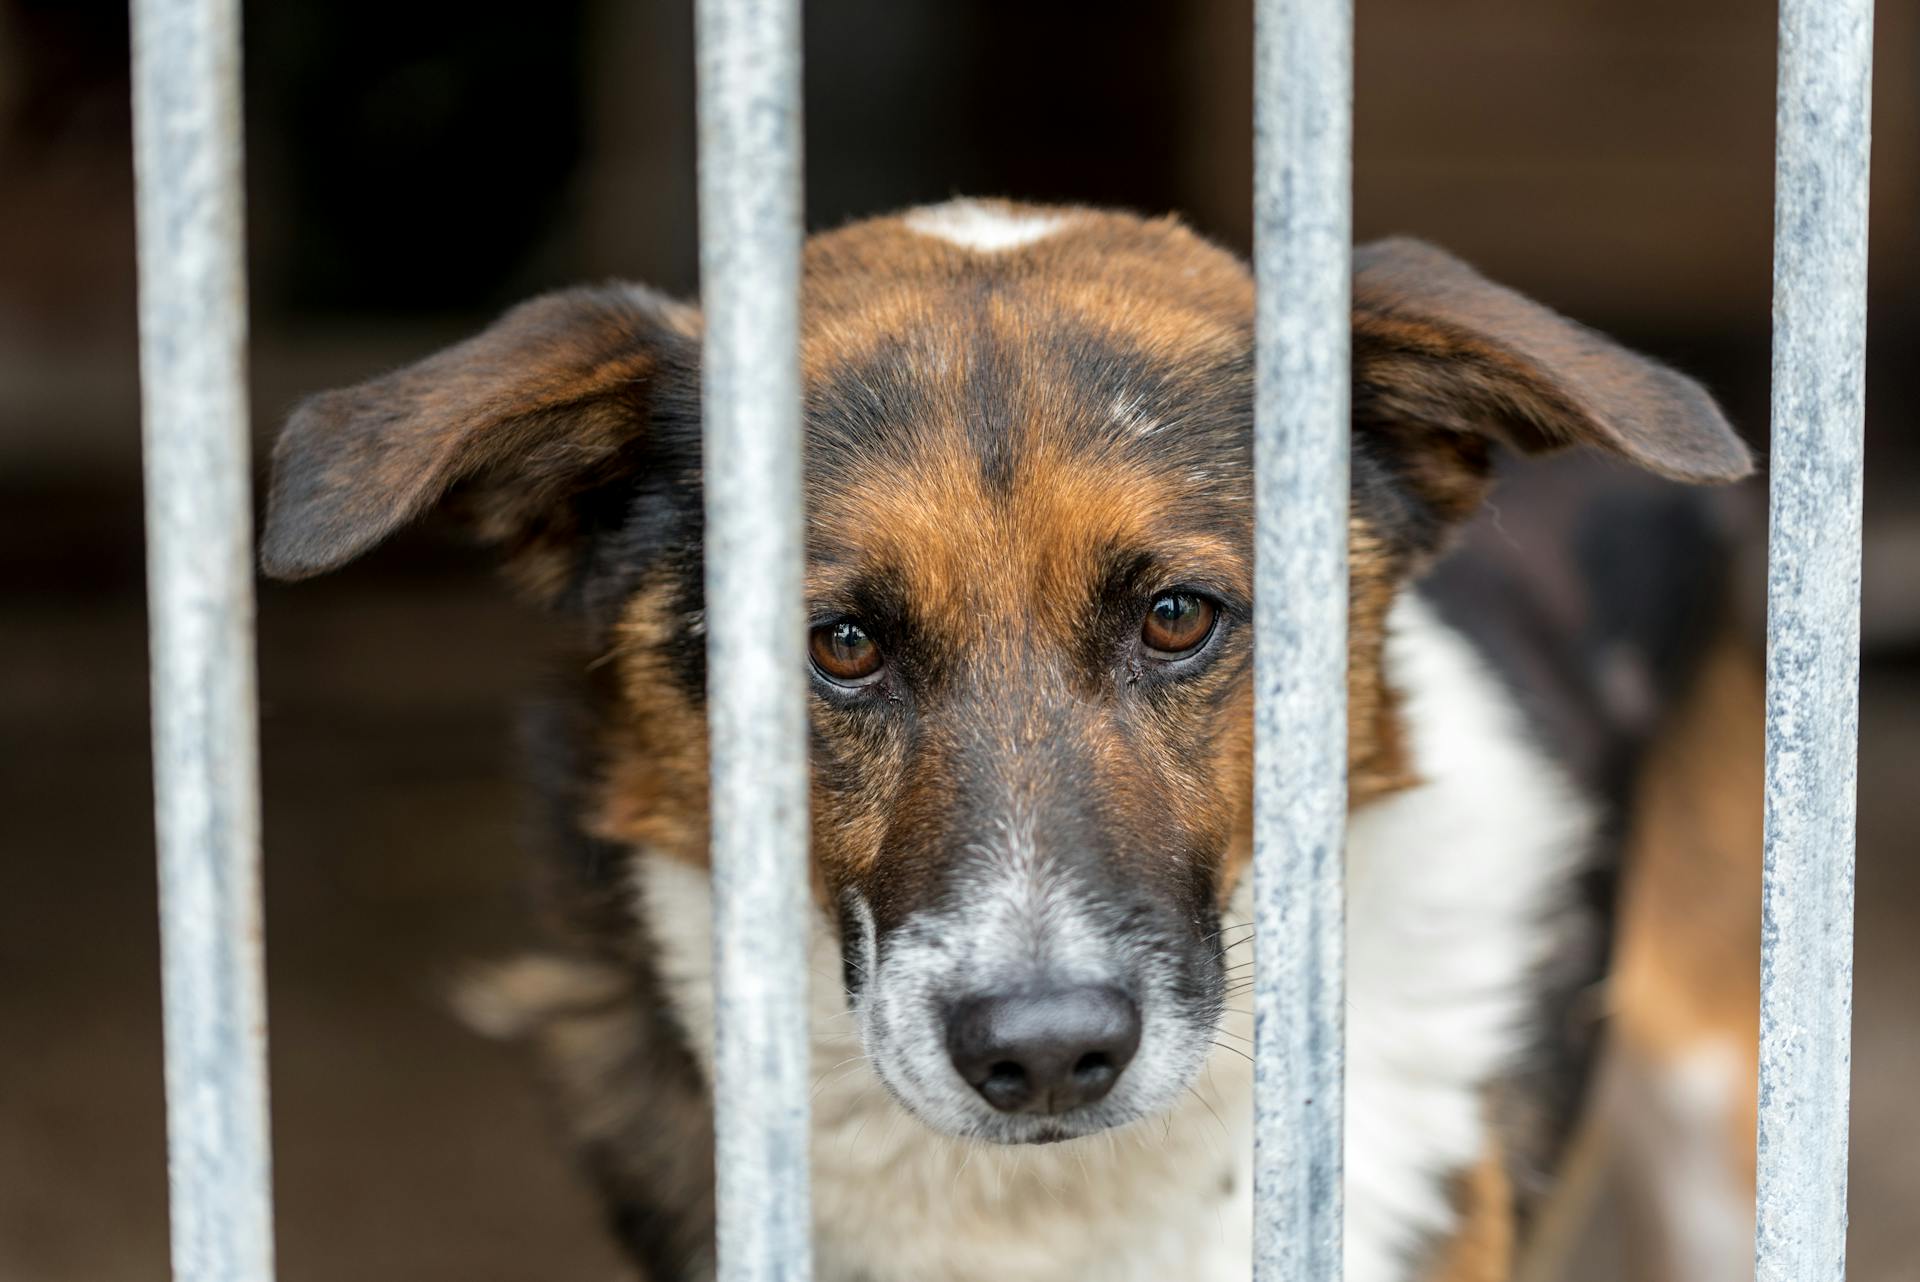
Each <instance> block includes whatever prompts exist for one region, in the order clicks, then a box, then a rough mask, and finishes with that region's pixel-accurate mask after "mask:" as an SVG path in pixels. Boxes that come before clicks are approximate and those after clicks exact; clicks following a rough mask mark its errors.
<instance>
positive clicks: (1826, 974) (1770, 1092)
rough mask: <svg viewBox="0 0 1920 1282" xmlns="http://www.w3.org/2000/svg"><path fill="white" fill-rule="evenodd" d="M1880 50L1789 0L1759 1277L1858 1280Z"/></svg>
mask: <svg viewBox="0 0 1920 1282" xmlns="http://www.w3.org/2000/svg"><path fill="white" fill-rule="evenodd" d="M1872 56H1873V4H1872V0H1782V3H1781V5H1780V79H1779V103H1778V116H1777V131H1778V133H1777V140H1776V152H1775V178H1774V182H1775V187H1774V251H1773V282H1774V296H1773V438H1772V450H1771V454H1770V458H1769V471H1770V472H1771V475H1772V482H1771V485H1772V493H1771V506H1772V515H1771V525H1770V530H1769V535H1768V572H1767V755H1766V837H1765V840H1766V872H1765V880H1764V889H1763V892H1762V907H1761V960H1760V1109H1759V1123H1760V1124H1759V1136H1758V1152H1759V1165H1758V1176H1759V1187H1758V1198H1757V1205H1756V1209H1757V1215H1756V1223H1755V1250H1756V1255H1757V1270H1756V1276H1757V1277H1758V1278H1759V1279H1760V1282H1842V1280H1843V1279H1844V1278H1845V1276H1846V1246H1847V1119H1848V1099H1849V1081H1848V1075H1849V1071H1850V1068H1851V1065H1852V1050H1851V1041H1850V1039H1851V1035H1852V1020H1853V863H1854V785H1855V778H1856V773H1857V766H1858V751H1859V711H1860V496H1861V465H1862V436H1863V428H1864V422H1865V414H1866V399H1865V384H1866V330H1867V324H1866V313H1867V164H1868V154H1869V151H1870V140H1871V138H1870V121H1869V116H1870V110H1869V104H1870V89H1871V79H1872Z"/></svg>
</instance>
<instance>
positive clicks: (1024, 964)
mask: <svg viewBox="0 0 1920 1282" xmlns="http://www.w3.org/2000/svg"><path fill="white" fill-rule="evenodd" d="M1354 269H1355V270H1354V313H1353V416H1354V423H1353V454H1352V460H1353V462H1352V505H1351V520H1350V539H1351V556H1350V565H1351V573H1352V585H1351V599H1350V605H1351V620H1352V624H1351V627H1352V636H1351V644H1350V664H1351V669H1350V683H1349V689H1350V704H1351V707H1350V712H1351V716H1350V721H1351V726H1352V729H1351V736H1350V739H1351V742H1350V747H1349V778H1350V788H1351V793H1352V797H1353V799H1354V802H1355V803H1356V804H1360V803H1363V802H1364V801H1365V800H1366V799H1368V798H1370V797H1373V796H1378V795H1380V794H1382V793H1384V792H1388V791H1391V790H1393V789H1394V788H1396V787H1399V786H1402V785H1403V784H1404V783H1406V782H1408V781H1409V779H1410V764H1409V763H1408V762H1406V761H1405V760H1403V757H1402V749H1401V744H1400V741H1399V735H1398V733H1397V729H1396V722H1395V714H1394V700H1393V695H1392V692H1391V690H1390V689H1389V687H1388V685H1387V682H1386V680H1385V678H1384V676H1383V674H1382V672H1381V640H1382V632H1383V629H1384V626H1385V618H1386V614H1387V608H1388V606H1389V604H1390V603H1391V601H1392V599H1393V597H1394V595H1395V593H1396V592H1397V591H1398V590H1399V588H1400V587H1401V586H1402V585H1403V584H1404V583H1405V582H1406V581H1407V580H1408V578H1409V576H1411V575H1412V574H1413V573H1414V572H1415V571H1417V569H1418V568H1419V567H1420V566H1421V565H1422V564H1424V563H1425V562H1426V561H1428V560H1429V559H1430V558H1431V557H1432V556H1433V555H1435V553H1436V552H1437V551H1439V550H1440V549H1441V547H1442V546H1443V544H1444V541H1445V538H1446V534H1447V531H1448V529H1449V528H1450V527H1451V526H1452V525H1454V524H1455V523H1456V522H1458V521H1459V520H1460V519H1461V518H1462V517H1464V516H1465V515H1467V514H1468V513H1469V512H1470V511H1471V510H1472V509H1473V507H1474V506H1475V505H1476V504H1477V503H1478V501H1479V499H1480V497H1481V495H1482V493H1483V491H1484V490H1485V488H1486V486H1487V484H1488V478H1489V451H1490V447H1491V446H1492V444H1493V443H1495V442H1498V443H1501V444H1504V445H1506V446H1509V447H1511V448H1515V449H1518V450H1522V451H1528V452H1533V451H1540V450H1547V449H1553V448H1558V447H1560V446H1563V445H1571V444H1588V445H1593V446H1596V447H1599V448H1600V449H1603V450H1606V451H1608V452H1611V453H1613V454H1615V455H1619V456H1622V457H1624V458H1626V459H1629V460H1631V461H1633V462H1636V463H1638V464H1641V465H1643V466H1645V467H1648V468H1650V469H1652V470H1654V471H1656V472H1659V473H1662V474H1664V475H1667V476H1670V477H1674V478H1677V479H1681V480H1688V481H1718V480H1728V479H1732V478H1735V477H1738V476H1740V475H1743V474H1744V473H1745V472H1746V471H1747V469H1748V466H1749V464H1748V459H1747V454H1746V451H1745V450H1744V448H1743V447H1742V446H1741V445H1740V443H1739V442H1738V440H1737V439H1736V438H1735V437H1734V435H1733V434H1732V432H1731V431H1730V429H1729V428H1728V427H1727V425H1726V424H1725V422H1724V421H1723V419H1722V418H1721V416H1720V414H1719V413H1718V411H1717V410H1716V409H1715V408H1714V406H1713V404H1712V402H1711V401H1710V400H1709V399H1708V397H1707V396H1706V395H1705V394H1704V393H1703V392H1702V391H1701V390H1700V389H1699V388H1698V387H1696V386H1695V385H1694V384H1692V383H1691V382H1689V381H1687V380H1686V379H1684V378H1681V377H1679V376H1678V375H1675V374H1673V373H1671V372H1669V371H1667V370H1665V369H1663V368H1661V367H1659V366H1657V365H1654V364H1652V363H1650V362H1647V361H1645V360H1643V359H1641V358H1639V357H1636V356H1634V355H1631V354H1630V353H1628V352H1626V351H1623V350H1621V349H1620V348H1618V347H1616V346H1614V345H1613V344H1611V343H1609V342H1608V341H1606V340H1605V339H1602V338H1600V337H1599V336H1597V335H1595V334H1593V333H1591V332H1589V331H1587V330H1584V329H1582V328H1580V327H1578V326H1576V325H1574V324H1572V323H1570V322H1568V321H1566V320H1564V319H1562V318H1560V317H1558V316H1556V315H1554V314H1552V313H1551V312H1548V311H1546V310H1545V309H1543V308H1540V307H1538V306H1536V305H1534V304H1532V303H1529V302H1527V301H1526V300H1524V299H1522V298H1520V297H1518V296H1517V295H1515V294H1512V293H1510V292H1508V291H1506V290H1504V289H1501V288H1499V287H1497V286H1495V285H1492V284H1490V283H1488V282H1487V281H1485V280H1484V279H1482V278H1481V277H1479V276H1478V275H1476V274H1475V273H1473V272H1472V271H1471V270H1470V269H1468V268H1467V267H1465V266H1463V265H1462V264H1460V263H1459V262H1457V261H1455V260H1453V259H1451V258H1449V257H1447V256H1445V255H1444V254H1441V253H1439V252H1438V251H1436V250H1433V249H1431V248H1428V247H1426V246H1423V245H1420V244H1416V243H1412V242H1388V243H1383V244H1380V245H1376V246H1373V247H1371V248H1368V249H1364V250H1362V251H1360V253H1359V254H1358V255H1357V257H1356V260H1355V264H1354ZM1252 303H1253V294H1252V287H1251V284H1250V281H1249V278H1248V275H1247V272H1246V270H1245V268H1244V267H1243V266H1242V264H1241V263H1239V262H1238V261H1237V260H1235V259H1234V258H1232V257H1231V256H1229V255H1228V254H1226V253H1224V252H1222V251H1220V250H1218V249H1216V248H1213V247H1212V246H1210V245H1208V244H1206V243H1205V242H1203V241H1202V240H1200V239H1199V238H1198V237H1196V236H1194V235H1193V234H1192V233H1190V232H1188V231H1187V230H1185V229H1184V228H1182V227H1181V226H1180V225H1179V224H1177V223H1176V222H1174V221H1172V220H1160V221H1152V222H1149V221H1142V220H1139V219H1136V218H1132V217H1127V216H1123V215H1116V214H1108V213H1099V212H1094V211H1089V210H1080V209H1043V208H1030V207H1020V206H1012V205H1002V204H994V203H978V202H960V203H955V204H951V205H946V206H940V207H936V208H932V209H924V210H918V211H914V212H912V213H909V214H906V215H904V216H901V217H895V218H886V219H880V220H876V221H871V222H865V223H860V224H857V225H854V226H851V227H848V228H846V229H843V230H841V231H837V232H833V233H830V234H827V235H822V236H819V237H816V238H814V239H813V240H812V241H811V242H810V243H809V245H808V248H807V252H806V264H805V290H804V316H803V349H802V369H803V372H804V376H805V383H806V423H807V474H806V484H807V500H808V529H809V533H808V549H807V565H808V571H807V608H808V610H809V611H810V612H811V617H812V631H811V635H810V641H809V650H810V654H809V655H808V656H806V661H808V662H810V663H811V666H812V672H813V696H812V745H813V746H812V756H813V821H814V868H815V887H816V893H817V897H818V899H819V902H820V904H821V907H822V909H823V911H824V913H825V914H826V916H827V917H828V919H829V920H830V921H831V922H833V923H834V924H835V925H836V926H837V928H838V931H839V934H840V938H841V941H842V952H843V957H844V961H845V966H844V973H845V982H846V985H847V989H848V993H849V997H850V1000H851V1002H852V1005H853V1008H854V1010H855V1011H856V1013H857V1017H858V1021H859V1025H860V1028H861V1031H862V1035H863V1038H864V1041H865V1044H866V1048H867V1050H868V1052H869V1054H870V1056H871V1058H872V1061H873V1063H874V1065H875V1067H876V1069H877V1071H878V1072H879V1073H880V1074H881V1076H882V1077H883V1078H884V1079H885V1080H886V1082H887V1083H888V1085H889V1086H890V1087H891V1088H892V1089H893V1090H894V1092H895V1093H896V1094H897V1095H898V1096H899V1097H900V1098H901V1099H902V1100H903V1101H904V1102H905V1103H906V1104H907V1105H908V1106H909V1107H910V1108H911V1109H912V1110H913V1111H914V1112H915V1113H917V1114H918V1115H919V1116H920V1117H921V1118H923V1119H924V1120H925V1121H927V1122H928V1123H929V1124H931V1125H933V1126H935V1127H937V1128H939V1129H942V1130H945V1131H948V1132H951V1133H954V1134H961V1135H972V1136H980V1137H985V1138H991V1139H996V1140H1003V1141H1014V1142H1018V1141H1040V1140H1048V1139H1055V1138H1061V1137H1065V1136H1071V1135H1078V1134H1085V1133H1089V1132H1091V1131H1095V1130H1098V1129H1101V1128H1103V1127H1106V1126H1111V1125H1116V1124H1120V1123H1124V1122H1127V1121H1130V1120H1133V1119H1136V1118H1140V1117H1143V1116H1147V1115H1150V1114H1152V1113H1155V1112H1157V1111H1160V1110H1162V1109H1164V1108H1166V1107H1167V1106H1168V1105H1170V1104H1171V1103H1172V1102H1173V1101H1174V1100H1175V1099H1176V1098H1177V1097H1178V1096H1179V1094H1180V1093H1181V1092H1182V1091H1183V1090H1184V1089H1185V1088H1186V1086H1187V1085H1188V1083H1189V1082H1190V1081H1191V1080H1192V1078H1193V1076H1194V1074H1195V1073H1196V1072H1197V1071H1198V1070H1199V1067H1200V1065H1201V1063H1202V1062H1203V1060H1204V1059H1205V1058H1206V1055H1207V1053H1208V1052H1209V1050H1210V1048H1211V1045H1212V1042H1213V1038H1214V1028H1215V1025H1216V1022H1217V1020H1218V1018H1219V1015H1220V1011H1221V1008H1222V1003H1223V998H1224V995H1225V993H1226V991H1227V989H1228V987H1229V974H1230V968H1229V966H1228V963H1227V960H1226V959H1227V955H1228V952H1229V949H1228V947H1227V944H1228V942H1230V941H1223V938H1222V933H1221V928H1220V913H1221V909H1222V905H1223V904H1224V903H1225V902H1226V899H1227V897H1228V895H1229V894H1230V892H1231V890H1232V888H1233V887H1234V885H1235V883H1236V882H1237V880H1238V879H1239V878H1240V876H1241V875H1242V872H1243V870H1244V868H1245V866H1246V863H1247V860H1248V857H1249V835H1248V834H1249V827H1250V812H1251V775H1252V761H1251V756H1252V752H1251V723H1252V699H1253V693H1252V689H1251V669H1252V641H1253V638H1252V628H1251V621H1252V615H1251V608H1252V582H1253V574H1252V551H1251V547H1252V540H1251V516H1252V512H1251V506H1252V505H1251V429H1252V418H1253V409H1252V366H1253V327H1252V314H1253V309H1252ZM699 346H700V319H699V316H698V314H697V312H696V311H694V310H693V309H691V308H688V307H685V306H682V305H679V304H676V303H673V302H670V301H668V300H666V299H664V298H662V297H660V296H658V295H655V294H652V293H650V292H648V291H646V290H643V289H639V288H636V287H631V286H609V287H605V288H600V289H591V290H575V291H570V292H566V293H561V294H555V295H550V296H548V297H545V298H541V299H537V300H535V301H533V302H531V303H528V304H526V305H524V306H522V307H520V308H518V309H516V310H515V311H513V312H511V313H509V314H508V315H507V316H506V317H505V318H503V319H502V320H501V321H500V322H499V323H498V324H496V325H495V326H494V327H493V328H492V329H490V330H488V331H486V332H485V333H483V334H481V335H480V336H479V337H477V338H475V339H473V340H471V341H469V342H467V343H465V344H462V345H461V346H458V347H455V348H453V349H451V350H449V351H447V352H445V353H442V354H440V355H438V356H435V357H432V358H430V359H428V360H426V361H424V362H422V363H421V364H419V365H416V366H414V367H412V368H410V369H406V370H402V371H400V372H399V373H396V374H393V375H390V376H388V377H385V378H382V379H378V380H375V381H373V382H371V383H367V384H364V385H362V386H360V387H356V388H352V389H349V390H345V391H340V392H332V393H327V394H325V395H322V396H320V397H317V398H315V399H314V400H312V401H309V402H308V403H307V404H306V405H304V406H303V407H302V408H301V409H300V410H299V411H298V412H297V413H296V414H295V415H294V417H293V419H292V421H291V422H290V423H289V424H288V426H287V429H286V432H285V434H284V436H283V437H282V439H281V442H280V445H279V448H278V450H277V452H276V456H275V479H274V488H273V494H272V499H271V503H270V508H269V516H268V522H267V529H266V533H265V537H264V558H265V561H266V565H267V568H268V569H269V570H270V571H271V572H273V573H276V574H279V575H283V576H287V577H299V576H303V575H306V574H312V573H317V572H319V571H322V570H326V569H330V568H332V567H334V566H336V565H339V564H341V563H342V562H344V561H346V560H348V559H350V558H351V557H353V556H354V555H356V554H358V553H359V552H361V551H363V550H364V549H366V548H367V547H369V546H370V545H372V544H373V543H375V542H377V541H378V540H379V539H381V538H383V537H384V536H386V535H387V534H388V533H390V532H391V531H393V530H394V529H395V528H396V527H398V526H399V525H401V524H402V523H403V522H405V521H407V520H409V519H410V518H412V517H414V516H416V515H419V514H420V513H422V512H424V511H425V510H426V509H428V508H429V507H432V506H434V505H436V504H437V503H440V502H441V501H442V500H448V501H450V502H452V503H453V504H454V505H455V506H456V507H457V508H458V509H459V510H461V511H462V512H464V513H465V515H466V516H467V519H468V520H469V521H470V522H471V524H472V525H473V527H474V528H475V530H476V531H477V532H478V534H479V535H480V537H481V538H483V539H484V540H486V541H489V542H492V543H495V544H497V545H499V546H500V547H501V548H502V549H503V551H504V553H505V555H506V558H507V561H508V564H509V566H510V567H511V568H512V570H513V571H514V572H515V574H516V577H517V578H518V579H519V580H520V581H521V582H522V583H523V584H524V585H525V586H526V587H527V588H528V589H529V590H530V591H532V592H533V593H534V594H536V595H537V596H539V597H541V598H543V599H544V600H546V601H548V602H551V603H554V604H556V605H559V606H561V607H564V608H565V609H567V610H570V611H572V612H574V613H575V614H577V615H578V617H579V618H580V619H582V620H584V623H585V627H586V631H587V633H588V635H589V636H591V637H592V638H593V643H592V652H593V653H592V655H591V656H590V657H591V658H592V659H593V666H594V669H595V679H594V680H593V681H592V682H591V684H592V686H593V688H594V689H595V690H596V691H597V692H598V693H597V694H596V696H595V699H596V703H595V716H594V730H593V734H594V736H595V737H596V739H597V742H596V744H595V752H596V760H597V762H598V763H599V765H598V766H597V768H596V769H595V771H594V777H593V778H592V779H591V780H589V781H588V782H587V785H586V788H587V794H586V801H585V802H584V805H585V808H586V809H587V811H588V814H587V816H586V822H587V823H588V824H589V826H590V827H591V829H592V831H593V832H594V833H595V834H596V835H597V836H599V837H601V838H603V839H607V840H611V841H617V842H620V843H623V844H625V845H626V846H628V847H631V848H642V849H646V850H648V851H650V852H652V853H654V854H656V855H665V856H668V857H674V858H679V859H682V860H686V861H688V862H693V863H698V862H700V861H702V860H704V858H705V842H706V827H705V824H706V818H705V816H706V805H707V798H706V779H705V743H706V739H705V722H704V711H703V688H704V682H705V673H704V664H705V650H704V637H703V630H702V591H703V589H702V565H701V496H700V469H701V459H700V446H699V438H700V425H699ZM722 465H724V462H723V463H722ZM603 660H605V661H604V662H603ZM795 661H796V662H800V661H802V657H801V656H797V655H796V656H795Z"/></svg>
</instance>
